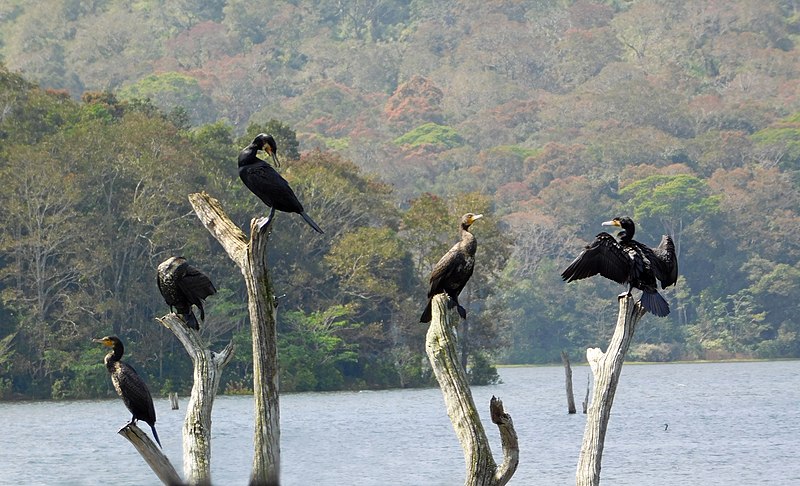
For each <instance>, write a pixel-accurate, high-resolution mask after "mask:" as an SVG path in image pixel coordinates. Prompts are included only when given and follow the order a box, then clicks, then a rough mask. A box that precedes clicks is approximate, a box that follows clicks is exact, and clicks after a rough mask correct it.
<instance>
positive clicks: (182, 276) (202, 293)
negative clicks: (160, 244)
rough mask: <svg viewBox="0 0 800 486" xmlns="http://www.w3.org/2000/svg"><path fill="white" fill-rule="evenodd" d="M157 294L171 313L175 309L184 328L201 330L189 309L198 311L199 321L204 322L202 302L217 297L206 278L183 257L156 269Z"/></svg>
mask: <svg viewBox="0 0 800 486" xmlns="http://www.w3.org/2000/svg"><path fill="white" fill-rule="evenodd" d="M157 281H158V290H159V291H161V295H162V296H163V297H164V302H166V303H167V305H168V306H169V308H170V310H172V308H173V307H174V308H175V310H177V312H178V314H180V315H181V317H182V318H183V320H184V322H186V325H187V326H189V327H191V328H192V329H200V324H199V323H198V322H197V318H196V317H195V316H194V312H192V305H196V306H197V308H198V309H200V320H205V318H206V312H205V310H204V309H203V300H204V299H205V298H206V297H208V296H209V295H214V294H216V293H217V289H216V288H214V284H213V283H211V280H210V279H209V278H208V276H207V275H206V274H204V273H203V272H201V271H200V270H198V269H196V268H194V267H193V266H191V265H189V264H188V263H187V262H186V259H185V258H183V257H169V258H167V259H166V260H164V261H163V262H161V264H160V265H159V266H158V279H157Z"/></svg>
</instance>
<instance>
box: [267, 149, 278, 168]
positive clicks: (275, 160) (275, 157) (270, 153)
mask: <svg viewBox="0 0 800 486" xmlns="http://www.w3.org/2000/svg"><path fill="white" fill-rule="evenodd" d="M269 155H270V157H272V160H273V161H274V162H275V167H280V166H281V163H280V161H278V156H277V155H276V154H275V152H273V151H271V150H270V152H269Z"/></svg>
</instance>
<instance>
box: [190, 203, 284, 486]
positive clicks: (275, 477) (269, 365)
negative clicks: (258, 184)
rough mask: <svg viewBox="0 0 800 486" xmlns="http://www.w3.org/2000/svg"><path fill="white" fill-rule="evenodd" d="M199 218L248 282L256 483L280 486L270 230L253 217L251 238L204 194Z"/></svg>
mask: <svg viewBox="0 0 800 486" xmlns="http://www.w3.org/2000/svg"><path fill="white" fill-rule="evenodd" d="M189 202H190V203H191V204H192V207H193V208H194V211H195V213H197V217H198V218H200V221H201V222H202V223H203V225H204V226H205V227H206V229H207V230H208V231H209V232H210V233H211V234H212V235H213V236H214V238H216V239H217V241H219V243H220V244H221V245H222V247H223V248H224V249H225V252H226V253H227V254H228V256H229V257H230V258H231V260H233V261H234V262H235V263H236V265H237V266H238V267H239V270H240V271H241V272H242V275H243V276H244V280H245V284H246V286H247V297H248V306H247V308H248V311H249V314H250V327H251V335H252V339H253V395H254V401H255V434H254V437H253V447H254V455H253V469H252V472H251V474H250V484H252V485H277V484H279V480H280V470H279V468H280V407H279V401H278V341H277V332H276V326H275V321H276V315H275V309H276V305H275V295H274V292H273V290H272V282H271V280H270V277H269V271H268V267H267V243H268V241H269V228H270V225H268V226H266V227H265V228H264V229H263V230H261V231H259V229H258V220H256V219H253V220H252V221H250V238H249V239H248V238H247V237H246V236H245V234H244V233H243V232H242V230H240V229H239V227H238V226H236V225H235V224H234V223H233V221H231V220H230V218H228V216H227V215H226V214H225V212H224V211H223V210H222V206H220V204H219V201H217V200H216V199H214V198H212V197H211V196H209V195H208V194H206V193H205V192H202V193H195V194H190V195H189Z"/></svg>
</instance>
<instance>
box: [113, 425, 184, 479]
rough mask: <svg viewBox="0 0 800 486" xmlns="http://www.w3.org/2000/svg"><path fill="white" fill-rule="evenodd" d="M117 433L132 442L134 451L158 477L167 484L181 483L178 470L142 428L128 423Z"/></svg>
mask: <svg viewBox="0 0 800 486" xmlns="http://www.w3.org/2000/svg"><path fill="white" fill-rule="evenodd" d="M119 435H121V436H123V437H125V438H126V439H128V442H130V443H131V444H133V447H135V448H136V451H137V452H138V453H139V455H140V456H142V459H144V461H145V462H146V463H147V465H148V466H150V469H152V470H153V472H154V473H156V476H158V479H160V480H161V482H162V483H164V484H166V485H167V486H176V485H180V484H183V481H181V477H180V476H178V472H177V471H175V468H174V467H173V466H172V463H171V462H169V458H168V457H167V456H166V455H164V453H163V452H162V451H161V449H160V448H159V447H158V446H157V445H156V443H155V442H153V440H152V439H150V436H148V435H147V434H145V433H144V431H142V429H140V428H139V427H138V426H136V425H134V424H128V425H126V426H125V427H123V428H121V429H119Z"/></svg>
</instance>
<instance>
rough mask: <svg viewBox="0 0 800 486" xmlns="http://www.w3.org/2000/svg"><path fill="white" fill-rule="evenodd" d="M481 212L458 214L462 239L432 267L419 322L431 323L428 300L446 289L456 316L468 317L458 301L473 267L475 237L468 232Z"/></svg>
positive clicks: (430, 300) (475, 246)
mask: <svg viewBox="0 0 800 486" xmlns="http://www.w3.org/2000/svg"><path fill="white" fill-rule="evenodd" d="M482 217H483V215H482V214H472V213H467V214H465V215H464V216H462V217H461V241H459V242H458V243H456V244H455V245H453V247H452V248H450V249H449V250H448V251H447V253H445V254H444V256H443V257H442V258H441V259H440V260H439V262H438V263H437V264H436V265H435V266H434V267H433V271H432V272H431V289H430V290H429V291H428V305H426V306H425V310H424V311H423V312H422V317H420V318H419V322H431V318H432V314H431V302H432V300H433V297H434V296H435V295H437V294H441V293H442V292H445V293H446V294H447V295H448V296H449V297H450V303H449V304H448V305H449V307H450V308H452V306H453V305H455V306H456V307H457V308H458V315H460V316H461V318H462V319H466V318H467V311H466V309H464V308H463V307H462V306H461V304H459V303H458V295H459V294H460V293H461V291H462V290H463V289H464V286H465V285H467V282H468V281H469V278H470V277H471V276H472V271H473V269H474V268H475V250H477V249H478V240H476V239H475V236H474V235H473V234H472V233H470V232H469V227H470V226H472V223H474V222H475V221H477V220H479V219H480V218H482Z"/></svg>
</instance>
